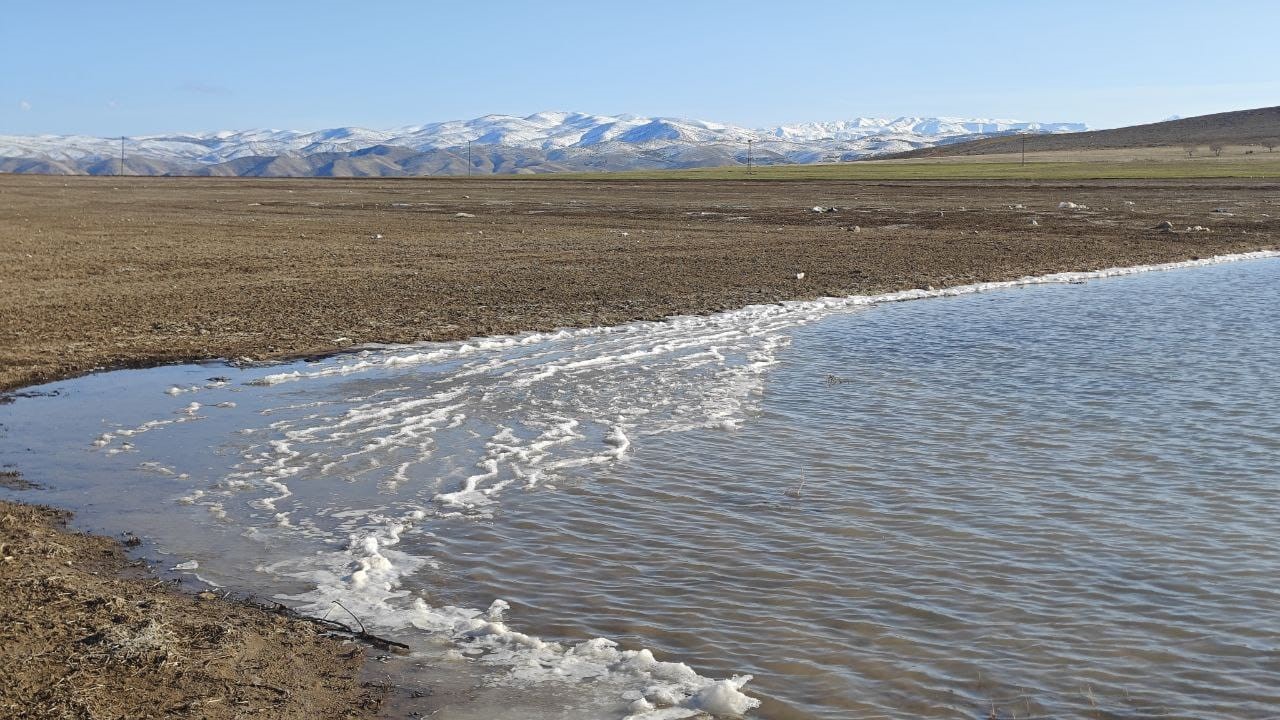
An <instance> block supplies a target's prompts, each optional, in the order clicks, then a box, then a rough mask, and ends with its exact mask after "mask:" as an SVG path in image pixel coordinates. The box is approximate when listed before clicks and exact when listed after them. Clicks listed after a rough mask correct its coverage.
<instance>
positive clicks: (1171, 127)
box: [894, 106, 1280, 158]
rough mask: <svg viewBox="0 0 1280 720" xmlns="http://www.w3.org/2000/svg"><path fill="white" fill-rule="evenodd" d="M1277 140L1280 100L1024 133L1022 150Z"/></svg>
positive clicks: (979, 151) (1015, 143)
mask: <svg viewBox="0 0 1280 720" xmlns="http://www.w3.org/2000/svg"><path fill="white" fill-rule="evenodd" d="M1213 143H1222V144H1224V145H1257V146H1260V147H1261V146H1265V144H1266V143H1272V144H1273V145H1275V144H1280V106H1276V107H1265V108H1256V109H1253V110H1233V111H1231V112H1222V113H1213V114H1210V115H1197V116H1195V117H1186V118H1175V119H1171V120H1164V121H1162V122H1157V123H1148V124H1145V125H1130V126H1128V127H1122V128H1115V129H1112V130H1091V131H1086V132H1070V133H1061V134H1054V135H1051V136H1047V137H1033V138H1027V140H1026V143H1025V145H1026V150H1027V152H1053V151H1071V150H1075V151H1081V150H1111V149H1132V148H1142V147H1179V148H1180V147H1184V146H1190V145H1199V146H1201V147H1205V146H1208V145H1210V144H1213ZM1022 148H1023V141H1022V138H1017V137H995V138H982V139H975V140H971V141H967V142H960V143H953V144H947V145H945V146H943V145H938V146H931V147H921V148H913V149H912V150H911V151H908V152H904V153H901V154H897V155H895V156H894V157H904V158H910V157H949V156H962V155H997V154H1002V153H1017V152H1021V150H1022Z"/></svg>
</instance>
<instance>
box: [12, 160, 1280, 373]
mask: <svg viewBox="0 0 1280 720" xmlns="http://www.w3.org/2000/svg"><path fill="white" fill-rule="evenodd" d="M1063 200H1069V201H1072V202H1076V203H1083V204H1085V205H1088V206H1089V208H1090V209H1088V210H1060V209H1058V207H1057V206H1058V203H1059V202H1060V201H1063ZM1126 201H1127V202H1129V203H1133V204H1132V205H1129V204H1126ZM815 205H823V206H830V205H835V206H837V207H839V208H840V211H839V212H836V213H814V212H812V211H811V210H810V208H812V207H813V206H815ZM1018 206H1023V207H1018ZM1218 208H1223V209H1226V210H1228V211H1229V212H1225V213H1224V212H1214V210H1215V209H1218ZM459 213H464V215H459ZM1032 218H1035V219H1036V220H1037V221H1038V223H1039V224H1038V225H1035V226H1032V225H1031V224H1030V220H1031V219H1032ZM1166 219H1167V220H1170V221H1171V222H1173V223H1174V225H1175V226H1177V227H1179V228H1182V227H1185V226H1188V225H1203V226H1207V227H1210V228H1211V229H1212V230H1213V232H1210V233H1202V232H1201V233H1162V232H1157V231H1153V230H1151V229H1150V228H1152V227H1153V226H1155V225H1156V224H1157V223H1159V222H1160V221H1162V220H1166ZM855 227H857V228H858V230H856V231H855V230H854V228H855ZM1278 236H1280V185H1277V184H1275V183H1251V182H1241V181H1186V182H1170V181H1160V182H1154V181H1132V182H1094V183H1072V184H1064V185H1051V184H1039V185H1028V184H1026V183H1018V182H1005V183H987V182H968V183H956V182H953V183H946V182H918V183H896V184H895V183H858V182H830V181H822V182H766V181H752V182H716V181H705V182H703V181H699V182H689V181H683V182H679V181H677V182H661V181H650V182H625V183H624V182H610V181H563V180H510V179H507V180H490V179H470V180H468V179H409V180H380V179H379V180H328V179H299V180H292V179H282V180H260V179H229V178H228V179H207V178H129V177H125V178H115V177H96V178H93V177H40V176H30V175H9V176H3V175H0V286H2V287H3V289H4V292H3V293H0V388H15V387H18V386H21V385H26V384H31V383H36V382H43V381H49V380H53V379H57V378H61V377H66V376H70V375H75V374H78V373H83V372H86V371H89V370H91V369H94V368H97V367H104V366H106V367H110V366H124V365H147V364H156V363H163V362H168V361H177V360H189V359H196V358H210V357H231V358H234V357H240V356H251V357H254V358H271V357H287V356H296V355H303V354H312V353H325V352H332V351H336V350H339V349H341V348H343V347H346V346H350V345H354V344H359V343H365V342H374V341H380V342H409V341H416V340H446V339H458V338H463V337H468V336H475V335H490V334H496V333H509V332H516V331H521V330H538V329H550V328H553V327H558V326H566V325H585V324H602V323H604V324H610V323H618V322H623V321H628V320H636V319H654V318H660V317H663V316H666V315H671V314H677V313H706V312H711V311H715V310H720V309H725V308H731V307H738V306H742V305H745V304H749V303H756V302H770V301H778V300H783V299H791V298H805V297H814V296H818V295H848V294H852V293H866V292H879V291H885V290H890V289H901V288H907V287H915V286H923V285H935V286H943V285H953V284H962V283H969V282H974V281H978V280H992V279H1007V278H1012V277H1016V276H1021V275H1026V274H1035V273H1045V272H1051V271H1059V270H1068V269H1095V268H1100V267H1106V266H1115V265H1135V264H1141V263H1151V262H1158V261H1168V260H1179V259H1186V258H1190V257H1196V256H1207V255H1213V254H1219V253H1226V252H1237V251H1242V250H1252V249H1259V248H1273V247H1276V246H1277V242H1278V241H1277V237H1278ZM797 272H804V273H805V279H804V280H803V281H797V280H796V279H795V275H796V273H797Z"/></svg>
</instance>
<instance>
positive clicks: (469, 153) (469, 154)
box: [467, 140, 471, 177]
mask: <svg viewBox="0 0 1280 720" xmlns="http://www.w3.org/2000/svg"><path fill="white" fill-rule="evenodd" d="M467 177H471V141H470V140H468V141H467Z"/></svg>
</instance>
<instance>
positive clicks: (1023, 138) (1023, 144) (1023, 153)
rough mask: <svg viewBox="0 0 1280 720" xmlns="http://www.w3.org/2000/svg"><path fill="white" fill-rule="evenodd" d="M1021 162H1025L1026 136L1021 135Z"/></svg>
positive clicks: (1024, 163)
mask: <svg viewBox="0 0 1280 720" xmlns="http://www.w3.org/2000/svg"><path fill="white" fill-rule="evenodd" d="M1022 164H1023V165H1026V164H1027V136H1026V135H1023V136H1022Z"/></svg>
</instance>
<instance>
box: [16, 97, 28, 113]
mask: <svg viewBox="0 0 1280 720" xmlns="http://www.w3.org/2000/svg"><path fill="white" fill-rule="evenodd" d="M18 109H19V110H21V111H22V112H31V103H30V102H28V101H26V100H19V101H18Z"/></svg>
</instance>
